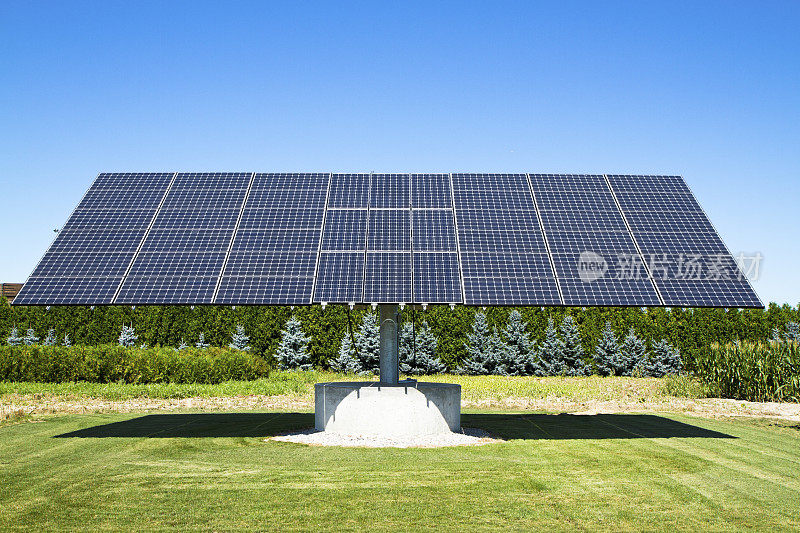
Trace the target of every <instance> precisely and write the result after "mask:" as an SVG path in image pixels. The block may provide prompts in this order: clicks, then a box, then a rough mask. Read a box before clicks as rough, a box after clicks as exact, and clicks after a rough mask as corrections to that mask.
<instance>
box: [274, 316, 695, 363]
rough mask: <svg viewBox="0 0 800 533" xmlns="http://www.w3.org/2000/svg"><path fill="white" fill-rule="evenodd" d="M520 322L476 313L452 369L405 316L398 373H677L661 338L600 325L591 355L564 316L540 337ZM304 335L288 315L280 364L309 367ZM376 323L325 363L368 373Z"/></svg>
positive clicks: (372, 319) (345, 341)
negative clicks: (502, 323) (496, 322)
mask: <svg viewBox="0 0 800 533" xmlns="http://www.w3.org/2000/svg"><path fill="white" fill-rule="evenodd" d="M526 330H527V325H526V324H525V322H524V321H523V319H522V315H521V314H520V313H519V312H518V311H512V312H511V313H510V314H509V317H508V322H507V324H506V327H505V328H504V329H502V330H498V329H497V328H496V327H495V328H490V327H489V323H488V321H487V320H486V315H485V314H483V313H476V314H475V320H474V322H473V324H472V332H471V333H468V334H467V339H466V341H465V347H466V350H467V354H468V357H467V359H466V360H465V361H464V362H463V363H462V364H461V365H460V366H458V367H457V368H454V369H448V368H447V367H446V365H444V364H443V363H442V361H441V360H440V359H439V357H438V356H437V354H436V349H437V344H438V342H437V340H436V337H435V336H434V335H433V333H432V332H431V328H430V327H429V326H428V323H427V322H426V321H422V323H421V324H420V325H419V326H418V327H417V326H415V325H414V324H412V323H411V322H405V323H403V324H402V326H401V328H400V338H399V351H400V353H399V356H400V371H401V372H403V373H405V374H409V375H422V374H436V373H439V372H444V371H447V370H451V371H455V372H458V373H463V374H472V375H481V374H497V375H504V376H528V375H536V376H552V375H566V376H585V375H591V374H600V375H604V376H607V375H617V376H633V375H639V376H654V377H662V376H664V375H667V374H677V373H680V372H681V370H682V364H681V357H680V353H679V352H678V350H677V349H675V348H673V347H672V346H671V345H670V344H669V343H668V342H666V341H665V340H661V341H658V342H654V343H653V344H652V346H651V347H650V349H649V350H648V348H647V346H646V343H645V342H644V341H643V340H642V339H640V338H638V337H637V336H636V334H635V332H634V331H633V329H631V330H630V331H628V333H627V334H626V335H625V336H624V338H622V340H621V341H620V340H618V338H617V335H616V333H615V332H614V331H613V329H612V328H611V325H610V324H606V328H605V330H604V331H603V335H602V338H601V340H600V342H599V344H598V345H597V347H596V349H595V352H594V354H591V356H590V355H589V354H587V353H586V352H585V351H584V349H583V347H582V345H581V340H580V332H579V330H578V326H577V324H576V323H575V320H574V319H573V318H572V317H571V316H569V315H567V316H565V317H564V320H563V322H562V323H561V325H560V328H556V326H555V324H554V323H553V321H552V320H551V321H550V322H549V324H548V326H547V331H546V334H545V338H544V341H543V342H541V343H537V342H536V341H534V340H531V338H530V334H529V333H528V332H527V331H526ZM309 340H310V338H309V337H308V336H307V335H306V334H305V333H304V332H303V330H302V326H301V324H300V321H299V320H297V319H296V318H295V317H292V318H291V319H290V320H289V321H288V322H287V323H286V327H285V329H284V330H283V331H282V334H281V341H280V343H279V345H278V350H277V353H276V360H277V361H278V364H279V365H280V366H281V368H283V369H309V368H311V366H312V365H311V359H310V357H309V354H308V349H307V346H308V342H309ZM379 343H380V341H379V326H378V320H377V316H376V315H375V314H374V313H368V314H366V315H364V319H363V321H362V323H361V325H360V327H359V328H358V330H357V331H350V332H346V333H345V334H344V336H343V337H342V340H341V344H340V347H339V353H338V356H337V357H336V358H335V359H334V360H333V361H332V362H331V368H332V369H333V370H335V371H338V372H345V373H353V374H369V373H376V372H377V371H378V366H379V361H380V346H379Z"/></svg>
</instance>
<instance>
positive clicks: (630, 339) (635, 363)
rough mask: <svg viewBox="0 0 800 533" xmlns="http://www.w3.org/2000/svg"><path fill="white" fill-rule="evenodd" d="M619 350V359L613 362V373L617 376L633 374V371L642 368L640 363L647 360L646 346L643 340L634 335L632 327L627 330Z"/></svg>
mask: <svg viewBox="0 0 800 533" xmlns="http://www.w3.org/2000/svg"><path fill="white" fill-rule="evenodd" d="M619 351H620V360H619V362H615V363H614V365H615V372H614V374H615V375H618V376H631V375H633V374H634V373H635V371H637V370H641V369H642V365H643V364H644V363H645V362H646V360H647V347H646V346H645V343H644V341H643V340H642V339H640V338H639V337H637V336H636V333H635V332H634V331H633V328H630V330H628V334H627V335H626V336H625V339H624V340H623V341H622V346H620V348H619Z"/></svg>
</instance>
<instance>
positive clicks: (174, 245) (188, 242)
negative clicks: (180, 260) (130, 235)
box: [141, 229, 233, 252]
mask: <svg viewBox="0 0 800 533" xmlns="http://www.w3.org/2000/svg"><path fill="white" fill-rule="evenodd" d="M232 236H233V230H232V229H228V230H211V229H193V230H191V231H186V230H182V229H174V230H172V229H153V230H150V233H149V234H148V235H147V239H145V241H144V244H143V245H142V248H141V251H142V252H224V251H226V250H227V249H228V245H229V244H230V242H231V237H232Z"/></svg>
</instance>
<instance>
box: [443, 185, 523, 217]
mask: <svg viewBox="0 0 800 533" xmlns="http://www.w3.org/2000/svg"><path fill="white" fill-rule="evenodd" d="M454 187H455V190H454V194H455V201H456V210H462V209H479V210H491V211H497V210H501V209H505V210H509V211H532V210H533V209H534V207H533V198H532V197H531V192H530V189H529V188H528V186H527V183H526V184H525V188H524V189H522V188H519V189H506V188H499V187H498V188H496V189H492V188H479V187H476V188H470V189H459V188H458V187H456V186H455V185H454ZM534 212H535V211H534Z"/></svg>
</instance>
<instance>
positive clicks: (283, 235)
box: [232, 229, 319, 252]
mask: <svg viewBox="0 0 800 533" xmlns="http://www.w3.org/2000/svg"><path fill="white" fill-rule="evenodd" d="M318 249H319V230H275V229H264V230H255V229H239V231H237V232H236V238H235V239H234V241H233V248H232V251H236V252H241V251H262V252H286V251H293V252H316V251H317V250H318Z"/></svg>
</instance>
